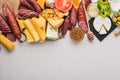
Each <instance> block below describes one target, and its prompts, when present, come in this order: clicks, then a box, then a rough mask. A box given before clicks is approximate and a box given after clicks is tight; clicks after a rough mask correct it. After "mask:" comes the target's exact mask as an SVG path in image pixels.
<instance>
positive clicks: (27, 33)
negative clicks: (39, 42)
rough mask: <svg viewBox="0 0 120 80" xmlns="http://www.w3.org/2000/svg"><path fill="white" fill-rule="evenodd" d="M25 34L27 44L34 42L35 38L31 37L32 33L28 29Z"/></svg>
mask: <svg viewBox="0 0 120 80" xmlns="http://www.w3.org/2000/svg"><path fill="white" fill-rule="evenodd" d="M24 33H25V35H26V38H27V42H34V39H33V37H32V36H31V34H30V32H29V31H28V30H27V29H25V30H24Z"/></svg>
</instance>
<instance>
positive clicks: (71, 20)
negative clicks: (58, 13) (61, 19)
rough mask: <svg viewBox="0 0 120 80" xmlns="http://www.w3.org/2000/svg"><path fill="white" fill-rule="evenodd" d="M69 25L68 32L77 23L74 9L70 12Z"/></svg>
mask: <svg viewBox="0 0 120 80" xmlns="http://www.w3.org/2000/svg"><path fill="white" fill-rule="evenodd" d="M69 20H70V24H71V27H70V30H71V29H72V28H74V27H75V25H76V23H77V11H76V9H75V8H74V7H72V9H71V11H70V18H69Z"/></svg>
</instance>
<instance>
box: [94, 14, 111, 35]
mask: <svg viewBox="0 0 120 80" xmlns="http://www.w3.org/2000/svg"><path fill="white" fill-rule="evenodd" d="M103 25H104V26H103ZM93 26H94V29H95V30H96V31H97V32H98V33H100V34H106V32H108V31H109V30H110V29H111V21H110V19H109V18H108V17H106V18H103V17H102V16H98V17H96V18H95V19H94V22H93ZM102 27H103V28H102Z"/></svg>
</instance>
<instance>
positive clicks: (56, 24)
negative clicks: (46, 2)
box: [47, 18, 64, 28]
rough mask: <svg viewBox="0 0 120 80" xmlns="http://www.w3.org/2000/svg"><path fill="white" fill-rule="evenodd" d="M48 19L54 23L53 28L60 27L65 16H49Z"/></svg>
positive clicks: (50, 22)
mask: <svg viewBox="0 0 120 80" xmlns="http://www.w3.org/2000/svg"><path fill="white" fill-rule="evenodd" d="M47 21H48V23H49V24H50V25H52V27H53V28H59V27H60V26H61V25H62V23H63V21H64V19H63V18H48V19H47Z"/></svg>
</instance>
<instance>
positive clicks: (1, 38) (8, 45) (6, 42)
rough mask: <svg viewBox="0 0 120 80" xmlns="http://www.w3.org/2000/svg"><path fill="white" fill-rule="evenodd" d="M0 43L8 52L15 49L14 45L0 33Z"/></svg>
mask: <svg viewBox="0 0 120 80" xmlns="http://www.w3.org/2000/svg"><path fill="white" fill-rule="evenodd" d="M0 43H1V44H3V45H4V46H5V47H6V48H7V49H8V51H11V50H13V49H14V47H15V44H14V43H13V42H12V41H10V40H9V39H7V38H6V37H5V36H4V35H2V34H1V33H0Z"/></svg>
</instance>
